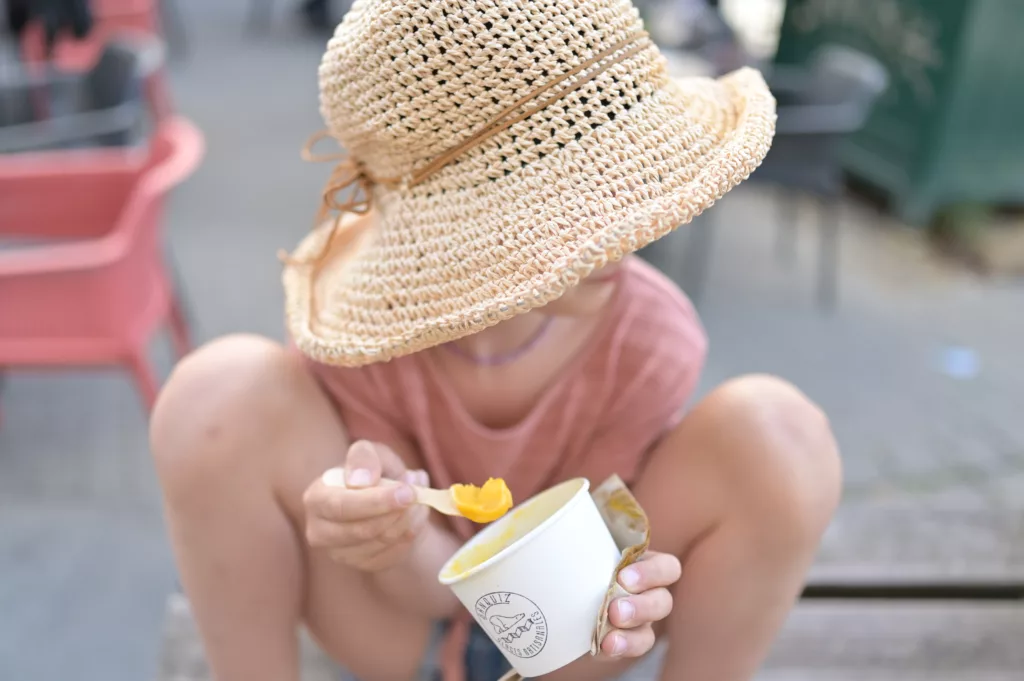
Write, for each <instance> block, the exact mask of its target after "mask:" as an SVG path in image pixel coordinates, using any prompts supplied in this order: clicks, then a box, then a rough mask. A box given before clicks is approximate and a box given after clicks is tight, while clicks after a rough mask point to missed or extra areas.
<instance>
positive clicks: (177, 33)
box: [159, 0, 189, 58]
mask: <svg viewBox="0 0 1024 681" xmlns="http://www.w3.org/2000/svg"><path fill="white" fill-rule="evenodd" d="M159 10H160V18H161V20H162V23H163V26H164V35H166V36H167V45H168V47H170V48H171V49H172V50H173V52H174V54H175V55H176V56H177V57H180V58H184V57H185V56H186V55H187V54H188V47H189V45H188V36H187V31H186V30H185V21H184V19H182V15H181V8H180V7H179V6H178V0H160V7H159Z"/></svg>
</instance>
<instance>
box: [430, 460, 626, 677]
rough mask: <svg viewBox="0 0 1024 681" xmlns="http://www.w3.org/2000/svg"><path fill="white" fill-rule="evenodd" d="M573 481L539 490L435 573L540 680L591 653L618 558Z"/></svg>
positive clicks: (580, 482) (516, 665)
mask: <svg viewBox="0 0 1024 681" xmlns="http://www.w3.org/2000/svg"><path fill="white" fill-rule="evenodd" d="M589 489H590V483H589V482H588V481H587V480H585V479H583V478H577V479H574V480H569V481H567V482H564V483H562V484H560V485H557V486H555V487H552V488H551V489H549V490H547V491H545V492H541V493H540V494H538V495H537V496H535V497H533V498H532V499H530V500H528V501H526V502H525V503H523V504H521V505H519V506H517V507H516V508H515V509H513V510H512V511H511V512H510V513H509V514H508V515H506V516H505V517H503V518H501V519H500V520H498V521H496V522H494V523H493V524H491V525H489V526H488V527H486V528H484V529H483V530H482V531H481V532H480V533H479V534H477V535H476V536H475V537H473V538H472V539H471V540H470V541H468V542H467V543H466V545H465V546H463V547H462V548H461V549H459V551H458V552H457V553H456V554H455V555H454V556H453V557H452V559H451V560H449V561H448V563H447V564H446V565H445V566H444V567H443V568H442V569H441V573H440V575H439V576H438V579H439V581H440V582H441V583H442V584H445V585H447V586H449V587H450V588H451V590H452V591H453V592H454V593H455V595H456V596H457V597H458V599H459V600H460V601H462V604H463V605H464V606H465V607H466V609H467V610H469V611H470V612H471V613H472V614H473V617H474V618H475V619H476V621H477V623H479V625H480V627H481V628H482V629H483V630H484V631H485V632H487V635H488V636H490V638H491V640H492V641H494V643H495V645H497V646H498V648H499V649H500V650H501V652H502V653H503V654H504V655H505V658H506V659H507V660H508V661H509V664H511V665H512V667H513V669H515V670H516V671H517V672H518V673H519V674H520V675H521V676H523V677H525V678H531V677H536V676H543V675H544V674H548V673H550V672H553V671H554V670H556V669H560V668H561V667H564V666H565V665H567V664H569V663H570V662H572V661H573V660H576V659H577V658H579V657H581V656H582V655H584V654H585V653H588V652H590V641H591V636H592V634H593V630H594V626H595V625H596V624H597V617H598V614H599V612H600V610H601V605H602V603H603V602H604V596H605V593H606V592H607V591H608V587H609V585H610V583H611V580H612V577H613V575H614V574H615V568H616V567H617V566H618V563H619V558H620V557H621V555H620V553H619V550H618V548H617V547H616V546H615V541H614V540H613V539H612V536H611V533H610V532H609V531H608V527H607V526H606V525H605V524H604V520H602V519H601V514H600V513H599V512H598V510H597V506H596V505H595V504H594V500H593V499H592V498H591V496H590V494H589Z"/></svg>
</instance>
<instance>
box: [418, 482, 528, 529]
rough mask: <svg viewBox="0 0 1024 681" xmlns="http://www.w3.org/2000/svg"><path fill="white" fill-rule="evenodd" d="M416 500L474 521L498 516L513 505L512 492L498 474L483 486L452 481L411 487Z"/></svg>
mask: <svg viewBox="0 0 1024 681" xmlns="http://www.w3.org/2000/svg"><path fill="white" fill-rule="evenodd" d="M413 489H414V490H415V491H416V501H417V503H420V504H425V505H427V506H430V507H431V508H433V509H434V510H435V511H440V512H441V513H444V514H446V515H454V516H463V517H466V518H469V519H470V520H472V521H473V522H475V523H489V522H491V521H494V520H497V519H498V518H500V517H501V516H503V515H505V513H506V512H507V511H508V510H509V509H510V508H512V492H510V491H509V489H508V485H506V484H505V481H504V480H502V479H501V478H490V479H489V480H488V481H487V482H485V483H484V486H483V487H477V486H476V485H452V486H451V487H450V488H448V489H431V488H429V487H413Z"/></svg>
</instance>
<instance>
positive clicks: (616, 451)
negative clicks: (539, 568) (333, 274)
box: [309, 257, 707, 538]
mask: <svg viewBox="0 0 1024 681" xmlns="http://www.w3.org/2000/svg"><path fill="white" fill-rule="evenodd" d="M706 349H707V340H706V337H705V335H704V331H703V328H702V327H701V325H700V322H699V320H698V319H697V315H696V313H695V312H694V309H693V306H692V305H691V304H690V301H689V300H688V299H687V298H686V297H685V296H684V295H683V293H682V292H681V291H680V290H679V289H678V288H677V287H676V286H675V285H674V284H673V283H672V282H671V281H669V280H668V279H667V278H666V277H664V276H663V275H662V274H661V273H659V272H657V271H656V270H655V269H654V268H652V267H651V266H650V265H648V264H647V263H645V262H644V261H642V260H641V259H640V258H637V257H630V258H628V259H627V260H626V262H625V265H624V267H623V272H622V276H621V278H620V282H619V288H618V291H617V293H616V295H615V296H614V298H613V299H612V301H611V302H610V307H609V308H608V309H607V310H606V311H605V317H604V319H603V321H602V323H601V324H600V325H599V326H598V328H597V329H596V331H595V333H594V335H593V336H592V337H591V338H590V340H589V341H588V343H587V344H586V345H585V346H584V348H583V349H582V350H581V351H580V353H579V354H578V355H577V356H576V358H575V359H574V360H572V361H571V362H570V363H569V365H568V366H567V367H566V369H565V370H564V372H563V374H562V376H561V377H560V378H559V379H557V380H556V381H554V382H553V383H552V384H551V386H550V387H549V388H548V389H547V390H546V392H545V393H544V394H543V395H542V396H541V398H540V399H539V400H538V401H537V403H536V404H535V405H534V407H533V409H532V410H531V411H530V412H529V413H528V414H527V416H526V417H525V418H523V419H522V421H520V422H519V423H518V424H516V425H514V426H512V427H509V428H501V429H495V428H488V427H486V426H484V425H481V424H480V423H478V422H477V421H475V420H474V419H473V418H472V417H471V416H470V415H469V413H468V412H467V411H466V409H465V407H464V406H463V405H462V404H461V403H460V401H459V398H458V396H457V395H456V393H455V391H454V389H453V388H452V386H451V385H450V384H449V383H448V382H447V381H446V379H445V376H444V375H443V373H442V372H441V371H439V370H438V369H437V368H436V367H435V366H434V364H433V363H432V362H431V358H430V353H418V354H415V355H410V356H407V357H402V358H399V359H395V360H392V361H390V362H387V363H381V364H374V365H370V366H366V367H360V368H357V369H348V368H338V367H330V366H326V365H321V364H317V363H315V362H312V360H309V361H310V364H311V368H312V370H313V371H314V374H315V375H316V377H317V379H318V380H319V381H320V383H321V385H322V387H323V388H324V390H325V391H326V392H327V394H328V395H329V396H330V398H331V399H332V400H333V401H334V403H335V405H336V407H337V409H338V412H339V414H340V416H341V418H342V420H343V421H344V423H345V427H346V428H347V430H348V433H349V435H350V437H351V438H352V439H354V440H356V439H367V440H374V441H378V442H382V443H384V444H387V443H394V442H395V441H396V440H403V441H405V442H407V443H409V444H411V445H413V446H414V447H415V449H416V450H417V451H418V452H419V455H420V457H421V465H422V466H423V467H424V468H426V470H427V471H428V472H429V474H430V478H431V484H432V485H433V486H434V487H442V488H443V487H447V486H448V485H451V484H454V483H456V482H472V483H476V484H481V483H482V482H484V481H485V480H486V479H487V478H488V477H503V478H504V479H505V480H506V482H507V483H508V485H509V488H510V489H511V490H512V495H513V498H514V499H516V500H517V501H522V500H525V499H527V498H529V497H530V496H532V495H534V494H536V493H537V492H540V491H542V490H544V489H546V488H548V487H550V486H552V485H554V484H556V483H558V482H561V481H563V480H566V479H568V478H572V477H579V476H582V477H586V478H588V479H590V481H591V483H592V484H594V485H597V484H600V483H601V482H602V481H603V480H604V479H605V478H607V477H608V476H609V475H611V474H612V473H617V474H618V475H619V476H621V477H622V478H623V479H624V480H625V481H626V482H627V483H628V482H630V480H631V479H633V478H634V477H635V476H636V474H637V473H638V472H639V470H640V468H641V466H642V465H643V462H644V458H645V455H646V454H647V452H649V451H650V450H651V448H652V447H653V446H654V445H655V444H656V443H657V442H658V440H659V438H661V437H662V435H663V434H664V433H665V432H666V431H667V430H669V429H670V428H672V427H673V426H674V425H675V424H676V423H677V421H678V419H679V418H680V417H681V416H682V413H683V410H684V408H685V407H686V404H687V401H688V400H689V398H690V396H691V395H692V393H693V391H694V389H695V387H696V384H697V380H698V378H699V376H700V372H701V369H702V367H703V364H704V357H705V353H706ZM476 529H479V528H477V527H476V526H473V525H472V524H471V523H469V522H468V521H464V522H462V523H457V524H456V530H457V531H458V532H459V533H460V534H461V535H462V536H463V538H468V537H469V536H471V535H472V533H473V532H475V531H476Z"/></svg>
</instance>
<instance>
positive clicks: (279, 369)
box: [150, 335, 301, 487]
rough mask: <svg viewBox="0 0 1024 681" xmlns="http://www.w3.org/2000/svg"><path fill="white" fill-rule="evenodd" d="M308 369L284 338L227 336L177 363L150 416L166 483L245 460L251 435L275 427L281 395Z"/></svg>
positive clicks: (153, 444) (154, 448)
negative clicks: (285, 345) (284, 343)
mask: <svg viewBox="0 0 1024 681" xmlns="http://www.w3.org/2000/svg"><path fill="white" fill-rule="evenodd" d="M300 370H301V366H300V365H299V363H298V362H297V361H296V359H295V358H294V357H293V356H291V355H289V353H288V352H287V351H286V350H285V349H284V348H283V347H282V346H280V345H279V344H277V343H274V342H273V341H270V340H267V339H264V338H261V337H258V336H244V335H236V336H226V337H224V338H220V339H217V340H215V341H213V342H211V343H209V344H207V345H205V346H203V347H201V348H199V349H198V350H196V351H195V352H193V353H192V354H191V355H189V356H188V357H186V358H185V359H184V360H182V361H181V363H180V364H178V366H177V367H176V368H175V369H174V371H173V372H172V374H171V376H170V378H169V379H168V381H167V383H166V385H165V386H164V388H163V390H162V391H161V393H160V397H159V399H158V400H157V404H156V406H155V408H154V410H153V416H152V420H151V423H150V445H151V449H152V452H153V456H154V458H155V460H156V465H157V471H158V473H159V475H160V477H161V479H162V480H163V482H164V485H165V487H167V486H168V485H174V484H176V483H177V482H183V481H185V480H187V479H195V478H196V477H197V476H206V475H208V474H215V473H216V470H217V469H221V468H225V467H228V466H231V465H233V464H235V463H239V462H236V461H233V460H231V459H232V458H234V457H238V456H242V455H244V453H245V452H244V449H245V448H244V447H242V446H239V445H242V444H243V443H244V441H245V440H251V439H252V438H253V437H254V436H258V432H259V431H262V430H265V429H266V428H268V427H270V426H271V424H272V423H273V422H274V420H275V416H276V413H275V412H277V411H278V410H276V409H275V408H274V405H273V403H274V402H277V401H278V400H280V398H281V396H282V395H281V394H282V393H283V392H286V391H287V388H288V386H289V384H290V383H292V382H293V380H294V374H295V373H296V372H297V371H300Z"/></svg>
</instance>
